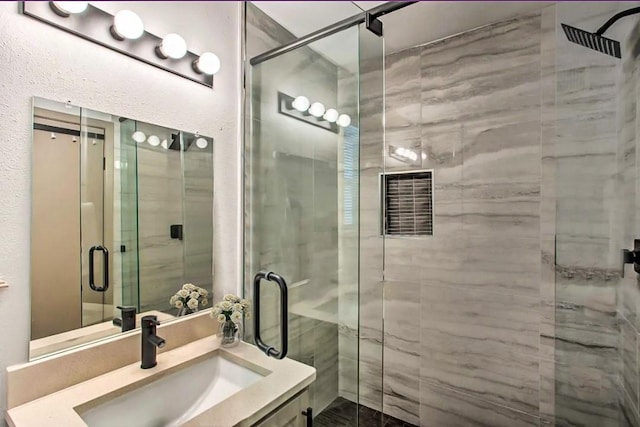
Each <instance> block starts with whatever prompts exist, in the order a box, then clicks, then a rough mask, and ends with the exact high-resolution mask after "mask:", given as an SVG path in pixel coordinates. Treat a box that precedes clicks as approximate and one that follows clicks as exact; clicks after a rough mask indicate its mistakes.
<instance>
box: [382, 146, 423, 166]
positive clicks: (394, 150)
mask: <svg viewBox="0 0 640 427" xmlns="http://www.w3.org/2000/svg"><path fill="white" fill-rule="evenodd" d="M420 151H421V149H420V146H416V147H414V148H413V149H411V148H405V147H394V146H393V145H390V146H389V156H390V157H393V158H394V159H396V160H400V161H401V162H404V163H409V164H412V165H419V164H420V163H421V161H422V160H423V159H424V158H425V157H424V153H420ZM418 153H420V154H418Z"/></svg>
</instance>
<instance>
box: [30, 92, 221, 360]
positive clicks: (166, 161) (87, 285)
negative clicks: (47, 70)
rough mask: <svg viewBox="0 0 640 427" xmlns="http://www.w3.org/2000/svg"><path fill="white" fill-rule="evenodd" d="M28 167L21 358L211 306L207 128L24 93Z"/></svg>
mask: <svg viewBox="0 0 640 427" xmlns="http://www.w3.org/2000/svg"><path fill="white" fill-rule="evenodd" d="M32 171H33V172H32V218H31V342H30V348H29V357H30V359H34V358H38V357H41V356H44V355H48V354H51V353H53V352H57V351H61V350H64V349H68V348H70V347H74V346H78V345H83V344H86V343H88V342H92V341H95V340H98V339H102V338H105V337H108V336H112V335H115V334H118V333H121V332H125V331H127V330H130V329H131V328H134V327H137V326H138V324H139V318H140V317H141V316H143V315H145V314H156V315H158V317H159V319H160V321H161V322H162V321H167V320H171V319H174V318H176V317H178V316H181V315H185V314H189V313H191V312H194V311H197V310H202V309H206V308H208V307H210V306H211V304H210V303H209V301H208V300H207V299H208V296H210V294H211V292H212V284H213V259H212V256H213V255H212V254H213V139H212V138H209V137H206V136H203V135H198V134H194V133H189V132H185V131H181V130H176V129H171V128H167V127H163V126H158V125H154V124H149V123H143V122H140V121H136V120H135V119H132V118H127V117H121V116H117V115H113V114H107V113H102V112H98V111H93V110H89V109H86V108H81V107H77V106H74V105H70V104H65V103H60V102H56V101H50V100H46V99H42V98H34V108H33V168H32ZM188 283H190V284H193V286H196V287H198V288H199V289H202V290H200V291H199V298H197V301H198V304H197V306H195V305H194V304H193V303H191V304H190V307H187V306H186V305H185V304H184V302H188V301H186V300H187V299H188V298H173V299H172V296H174V295H175V294H176V293H177V292H178V291H180V290H181V289H182V288H183V285H184V284H188ZM188 288H189V289H190V293H192V292H193V289H194V288H190V287H188ZM199 289H196V291H198V290H199ZM177 301H180V302H177ZM180 306H182V307H180Z"/></svg>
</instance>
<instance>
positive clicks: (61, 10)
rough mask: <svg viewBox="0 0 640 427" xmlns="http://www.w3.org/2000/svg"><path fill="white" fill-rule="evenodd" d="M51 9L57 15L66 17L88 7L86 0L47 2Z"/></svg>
mask: <svg viewBox="0 0 640 427" xmlns="http://www.w3.org/2000/svg"><path fill="white" fill-rule="evenodd" d="M49 6H51V10H53V11H54V12H55V13H56V14H57V15H59V16H62V17H64V18H67V17H69V16H71V15H76V14H79V13H82V12H84V11H85V10H87V7H89V2H88V1H51V2H49Z"/></svg>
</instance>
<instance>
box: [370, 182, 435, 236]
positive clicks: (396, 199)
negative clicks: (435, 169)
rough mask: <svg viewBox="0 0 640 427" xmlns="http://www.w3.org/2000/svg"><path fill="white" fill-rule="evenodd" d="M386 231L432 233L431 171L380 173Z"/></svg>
mask: <svg viewBox="0 0 640 427" xmlns="http://www.w3.org/2000/svg"><path fill="white" fill-rule="evenodd" d="M381 188H382V190H383V194H382V198H383V200H384V207H385V208H384V218H383V220H382V224H383V227H384V234H385V235H399V236H433V173H432V171H420V172H402V173H393V174H384V175H382V185H381Z"/></svg>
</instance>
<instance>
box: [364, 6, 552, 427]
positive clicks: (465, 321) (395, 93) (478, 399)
mask: <svg viewBox="0 0 640 427" xmlns="http://www.w3.org/2000/svg"><path fill="white" fill-rule="evenodd" d="M550 23H551V24H550ZM553 23H555V15H554V14H553V11H551V12H550V11H549V10H541V11H539V12H536V13H532V14H530V15H526V16H521V17H519V18H515V19H512V20H508V21H504V22H500V23H497V24H493V25H490V26H487V27H483V28H480V29H478V30H474V31H470V32H467V33H464V34H461V35H459V36H454V37H451V38H448V39H446V40H443V41H440V42H435V43H431V44H427V45H424V46H419V47H416V48H412V49H408V50H405V51H402V52H399V53H395V54H392V55H389V56H387V58H386V71H387V74H386V79H387V80H386V84H387V86H386V96H387V98H386V109H387V110H386V111H387V116H386V126H387V128H386V140H385V141H386V144H387V145H393V146H395V147H405V148H413V149H418V150H421V151H422V152H423V153H424V154H425V155H426V156H425V158H424V159H423V161H422V164H421V165H419V166H416V165H407V164H404V163H402V162H400V161H398V160H395V159H393V158H389V157H387V158H386V159H385V161H384V167H385V169H386V170H387V171H393V172H397V171H403V170H415V169H420V168H422V169H432V170H433V173H434V203H435V204H434V235H433V236H431V237H423V238H387V239H386V240H385V244H384V282H383V286H384V344H383V352H384V358H383V360H384V367H383V371H382V374H383V377H384V378H383V381H381V382H380V381H379V380H378V379H376V377H375V376H370V378H368V380H369V381H370V382H371V383H370V384H363V385H361V387H366V386H367V385H368V386H369V387H370V388H371V390H370V391H369V392H365V393H362V394H361V396H363V395H364V396H367V395H372V396H375V395H376V393H375V390H376V388H379V387H380V384H382V385H383V388H382V392H383V393H384V400H383V410H384V412H385V413H387V414H390V415H392V416H395V417H397V418H401V419H403V420H405V421H408V422H410V423H412V424H420V425H434V426H435V425H492V426H514V425H538V423H539V422H540V419H541V417H542V418H548V417H549V414H546V413H545V411H546V409H547V406H548V405H547V406H545V404H543V403H542V401H543V399H542V398H541V396H542V395H543V394H548V392H547V391H545V390H544V389H543V387H544V386H543V384H542V382H541V377H542V376H543V369H544V368H545V367H546V368H547V369H551V371H552V370H553V368H552V363H551V362H552V360H553V359H552V357H553V356H552V354H550V353H549V352H548V351H545V349H544V348H543V346H542V345H541V340H540V335H541V332H542V328H543V322H542V319H543V317H544V312H545V311H544V309H545V308H546V310H547V311H551V312H552V310H553V309H552V307H553V305H552V301H551V304H548V305H546V306H544V305H543V304H542V302H541V292H542V290H543V289H542V287H541V285H542V282H541V271H542V270H541V269H542V268H543V263H542V259H543V257H542V255H541V254H542V252H541V244H542V240H541V226H542V225H541V224H542V223H543V221H542V220H541V194H542V188H541V187H542V181H541V160H542V156H543V154H542V153H543V151H542V148H541V146H542V145H541V142H542V141H543V137H542V134H541V132H542V129H543V127H542V111H543V107H542V105H543V102H545V98H544V94H545V93H547V94H548V93H549V92H548V91H547V92H545V91H544V90H543V89H544V88H545V86H544V84H543V82H545V83H547V80H546V79H545V77H546V76H545V74H544V73H543V72H542V67H541V65H543V64H544V61H543V58H547V61H548V56H546V55H548V52H546V49H548V47H549V46H548V40H547V38H546V35H547V34H546V32H548V30H549V29H551V28H553ZM545 41H546V42H547V43H545ZM551 99H553V98H551ZM546 102H548V99H547V100H546ZM369 148H370V149H371V150H374V151H366V150H368V149H369ZM362 149H363V154H362V159H363V161H364V162H365V165H366V166H369V167H371V164H372V163H371V161H367V160H369V159H370V158H374V157H375V156H376V155H377V156H379V152H380V151H379V149H380V148H379V145H378V146H377V147H376V146H375V145H371V146H368V145H363V146H362ZM384 151H385V153H386V152H388V150H387V149H385V150H384ZM379 161H380V162H381V161H382V159H379ZM378 167H382V164H380V165H378ZM374 178H375V177H374V176H373V175H372V176H371V178H370V179H368V180H366V181H365V180H362V194H365V195H366V194H371V195H374V194H376V192H377V188H378V186H377V182H376V181H375V179H374ZM550 184H551V185H553V182H551V183H550ZM371 197H372V198H373V196H371ZM375 212H377V209H374V208H373V207H372V208H371V209H370V210H369V211H367V212H366V213H365V211H363V215H368V216H371V215H373V214H374V213H375ZM374 219H375V218H369V219H368V220H364V219H363V223H364V222H365V221H367V222H370V221H373V220H374ZM361 237H362V238H367V236H361ZM372 239H374V240H373V241H372ZM377 239H380V237H377ZM377 248H378V245H376V243H375V238H374V236H370V237H368V238H367V240H365V241H363V242H362V252H361V254H362V255H363V256H365V257H366V259H363V260H362V262H361V263H362V264H364V263H369V261H370V260H371V259H374V260H375V259H378V258H380V256H381V254H378V253H377ZM362 279H363V276H362V275H361V280H362ZM364 286H367V284H366V283H362V282H361V288H362V287H364ZM552 294H553V290H551V295H552ZM361 301H362V300H361ZM370 304H373V303H370ZM361 309H363V312H366V307H365V308H362V307H361ZM370 347H371V348H367V347H366V346H361V352H362V353H363V354H362V353H361V357H362V358H364V359H367V358H371V360H372V363H371V371H373V372H375V364H376V363H377V361H376V360H375V359H376V355H377V354H378V352H379V350H378V348H379V344H375V341H372V344H370ZM367 352H369V353H370V355H371V356H368V355H367ZM545 363H546V365H545ZM361 372H362V370H361ZM416 373H419V374H418V375H416ZM361 380H363V381H364V380H367V378H362V377H361ZM551 406H553V405H551ZM551 409H552V408H551Z"/></svg>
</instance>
